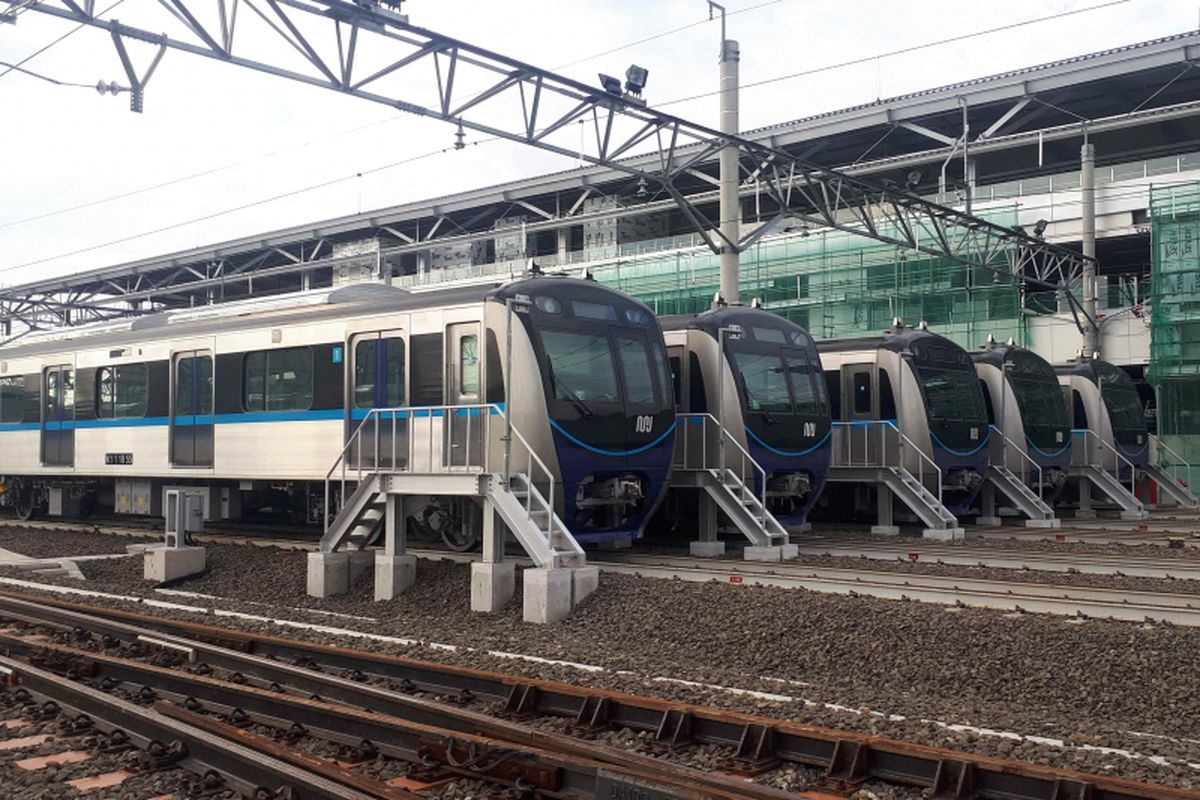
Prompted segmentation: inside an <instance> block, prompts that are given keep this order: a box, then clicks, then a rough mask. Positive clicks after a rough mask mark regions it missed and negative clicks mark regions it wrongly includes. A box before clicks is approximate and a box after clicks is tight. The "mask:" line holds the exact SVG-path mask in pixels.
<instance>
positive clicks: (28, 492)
mask: <svg viewBox="0 0 1200 800" xmlns="http://www.w3.org/2000/svg"><path fill="white" fill-rule="evenodd" d="M9 491H11V492H12V493H13V494H15V495H16V499H14V500H13V510H14V511H16V512H17V519H19V520H21V521H22V522H28V521H29V520H31V519H33V515H34V512H35V511H36V507H35V505H34V497H33V495H34V492H33V487H32V486H28V485H26V484H25V483H23V482H17V483H16V485H15V486H14V487H13V488H12V489H10V490H9Z"/></svg>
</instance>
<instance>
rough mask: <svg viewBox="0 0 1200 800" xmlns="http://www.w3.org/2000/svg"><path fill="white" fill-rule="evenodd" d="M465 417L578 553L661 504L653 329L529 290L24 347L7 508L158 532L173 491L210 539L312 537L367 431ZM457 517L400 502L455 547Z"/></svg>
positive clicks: (202, 317)
mask: <svg viewBox="0 0 1200 800" xmlns="http://www.w3.org/2000/svg"><path fill="white" fill-rule="evenodd" d="M510 330H511V332H512V336H511V339H510V338H509V335H508V334H509V331H510ZM463 405H467V406H470V405H475V406H478V407H480V408H481V409H483V413H488V414H496V413H503V414H507V415H509V416H511V420H512V425H513V426H514V428H515V429H517V430H518V431H520V433H521V435H522V436H523V437H524V439H525V440H526V441H527V442H528V443H529V446H530V448H531V449H532V450H533V451H534V452H535V454H536V456H537V458H538V459H540V461H541V462H543V463H544V464H545V465H547V467H548V469H549V471H550V472H551V473H552V474H553V476H554V479H555V480H554V486H555V491H556V494H557V496H556V497H555V498H554V501H555V507H556V508H557V509H560V510H561V517H562V519H563V522H564V523H565V524H566V525H567V527H568V528H569V529H570V530H571V532H572V533H573V535H574V536H575V537H576V538H577V539H578V540H579V541H580V542H583V543H588V542H608V541H620V540H629V539H632V538H635V537H637V536H639V535H641V533H642V532H643V529H644V526H645V524H646V521H647V520H648V519H649V518H650V516H651V514H652V512H653V511H654V510H655V508H656V507H657V505H658V504H659V502H661V500H662V497H663V495H664V493H665V491H666V487H667V481H668V478H669V472H670V467H671V457H672V451H673V442H674V428H675V409H674V403H673V394H672V387H671V381H670V377H669V372H668V368H667V361H666V350H665V346H664V342H663V334H662V330H661V328H660V326H659V323H658V321H657V319H656V318H655V316H654V315H653V313H652V312H651V311H650V309H648V308H647V307H646V306H644V305H643V304H641V303H639V302H637V301H635V300H633V299H631V298H629V297H628V296H626V295H624V294H622V293H620V292H617V291H614V290H612V289H609V288H607V287H604V286H602V285H600V284H598V283H595V282H594V281H590V280H584V279H578V278H568V277H562V276H542V275H534V276H530V277H526V278H521V279H518V280H514V281H511V282H509V283H506V284H504V285H500V286H496V285H487V286H466V287H452V288H444V289H436V290H429V291H421V292H410V291H406V290H403V289H399V288H393V287H390V286H385V285H379V284H359V285H353V284H351V285H346V286H341V287H329V288H326V289H321V290H317V291H309V292H304V293H300V294H293V295H288V296H286V297H284V298H274V299H272V298H267V299H265V300H253V301H238V302H231V303H227V304H220V305H216V306H209V307H203V308H196V309H190V310H179V311H165V312H160V313H155V314H151V315H147V316H143V317H138V318H134V319H132V320H128V319H127V320H121V321H116V322H107V323H103V324H94V325H90V326H81V327H78V328H71V329H65V330H58V331H51V332H37V333H31V334H29V335H27V336H26V337H25V338H24V339H23V340H22V341H20V342H19V343H15V344H13V345H10V346H8V347H6V348H5V349H4V350H2V351H0V506H6V507H8V508H10V509H13V510H15V511H16V513H17V516H18V517H20V518H22V519H28V518H29V517H31V516H32V515H34V514H35V513H37V512H39V511H49V512H50V513H52V514H59V515H66V516H70V515H80V514H86V513H87V512H89V511H90V510H92V509H95V508H111V509H112V510H114V511H115V512H117V513H123V514H135V515H145V516H157V515H160V514H161V511H162V507H163V502H164V497H165V493H166V491H168V490H169V489H171V488H173V487H191V488H194V489H196V490H197V491H199V492H201V493H202V495H203V500H204V513H205V515H206V517H207V518H209V519H237V518H240V517H244V516H247V515H249V514H251V513H255V512H259V511H271V512H274V513H282V514H286V515H287V517H288V519H289V520H291V521H303V520H307V521H308V522H317V521H319V520H323V519H327V518H328V515H329V514H331V513H332V512H334V511H336V509H329V508H325V507H324V503H325V500H324V491H323V484H324V480H325V478H326V476H327V474H328V473H329V471H330V469H331V465H332V464H334V463H335V461H336V460H337V459H338V458H339V452H340V451H342V450H343V448H344V447H345V446H346V444H347V442H348V441H349V440H350V438H351V437H352V435H353V434H354V432H355V430H356V429H358V428H360V427H361V426H362V425H364V424H367V417H368V416H370V412H371V409H380V408H398V407H437V406H463ZM431 413H434V412H431ZM371 424H379V427H380V428H381V429H384V428H385V425H384V424H382V423H371ZM393 424H394V423H393ZM407 424H414V425H415V424H416V420H415V419H413V420H412V421H411V422H408V423H405V425H407ZM380 435H391V433H390V432H388V431H387V430H381V432H380ZM397 435H404V434H397ZM462 502H467V501H463V500H461V499H458V500H456V499H454V498H438V497H424V498H406V505H405V511H406V514H407V515H408V518H409V520H410V522H413V523H415V524H417V525H418V526H424V527H426V528H430V527H432V528H437V529H441V535H442V537H443V538H444V539H446V540H447V543H448V544H452V545H454V546H459V547H462V546H467V545H469V544H470V537H469V536H467V534H465V533H464V532H463V531H461V530H458V531H451V530H449V528H450V527H459V526H457V525H456V526H451V525H448V521H459V522H463V521H465V520H467V519H468V518H469V516H470V515H469V514H468V513H466V511H464V509H462V508H461V507H458V506H457V505H456V504H458V503H462ZM463 524H466V523H465V522H463ZM433 533H438V531H437V530H434V531H433ZM464 537H465V538H466V541H464Z"/></svg>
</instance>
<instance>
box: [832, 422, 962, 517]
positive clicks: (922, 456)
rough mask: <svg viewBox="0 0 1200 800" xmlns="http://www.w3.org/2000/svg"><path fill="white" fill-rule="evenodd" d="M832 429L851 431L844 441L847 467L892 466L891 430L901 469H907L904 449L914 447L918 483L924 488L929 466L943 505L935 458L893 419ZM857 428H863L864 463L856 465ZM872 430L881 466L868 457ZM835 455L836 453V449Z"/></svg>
mask: <svg viewBox="0 0 1200 800" xmlns="http://www.w3.org/2000/svg"><path fill="white" fill-rule="evenodd" d="M833 427H834V429H835V430H837V429H841V430H847V431H849V432H850V433H849V435H847V436H845V437H843V441H844V442H845V443H846V448H845V449H846V458H845V466H848V467H854V466H863V467H876V466H879V467H883V466H891V465H890V464H889V463H888V459H887V432H888V429H891V430H892V431H893V432H894V433H895V434H896V441H897V450H898V451H899V452H898V454H897V455H898V456H899V462H898V464H899V466H904V455H905V447H906V446H907V447H911V448H912V451H913V452H914V453H916V455H917V480H919V481H920V482H921V485H922V486H924V485H925V465H926V464H928V465H929V469H930V472H931V475H936V476H937V500H938V502H939V503H941V502H942V468H941V467H939V466H938V465H937V462H936V461H934V460H933V458H931V457H930V456H928V455H927V454H926V453H925V452H924V451H923V450H921V448H920V447H918V446H917V443H916V442H914V441H913V440H912V439H910V438H908V436H907V435H906V434H905V433H904V431H902V430H900V428H899V426H897V425H896V423H895V422H893V421H892V420H890V419H867V420H854V421H850V422H842V421H834V423H833ZM856 428H859V429H862V432H863V437H862V442H863V461H862V463H861V464H856V463H855V460H854V457H853V449H852V447H851V445H852V444H853V441H854V430H855V429H856ZM873 429H878V430H879V463H878V464H873V463H868V461H869V459H868V454H869V453H870V436H871V431H872V430H873ZM834 452H835V453H836V450H835V451H834Z"/></svg>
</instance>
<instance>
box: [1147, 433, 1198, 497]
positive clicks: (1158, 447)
mask: <svg viewBox="0 0 1200 800" xmlns="http://www.w3.org/2000/svg"><path fill="white" fill-rule="evenodd" d="M1150 438H1151V439H1152V440H1153V441H1154V450H1155V453H1156V462H1157V464H1158V466H1159V467H1161V468H1162V469H1164V470H1167V471H1168V474H1170V470H1171V469H1172V467H1171V466H1168V465H1167V464H1165V463H1163V459H1162V452H1163V451H1164V450H1165V451H1166V452H1167V454H1168V455H1170V456H1171V457H1172V458H1173V459H1175V461H1174V465H1176V466H1181V467H1183V468H1184V469H1185V470H1186V471H1187V486H1188V489H1189V490H1190V489H1191V487H1192V486H1193V485H1194V484H1193V482H1192V464H1191V463H1190V462H1188V461H1187V459H1185V458H1184V457H1183V456H1181V455H1179V453H1177V452H1176V451H1175V450H1174V449H1172V448H1171V447H1170V446H1169V445H1168V444H1167V443H1166V442H1164V441H1163V440H1162V437H1160V436H1156V435H1154V434H1151V435H1150ZM1175 480H1177V481H1178V480H1179V479H1178V478H1175Z"/></svg>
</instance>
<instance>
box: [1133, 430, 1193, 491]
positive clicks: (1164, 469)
mask: <svg viewBox="0 0 1200 800" xmlns="http://www.w3.org/2000/svg"><path fill="white" fill-rule="evenodd" d="M1150 438H1151V445H1152V446H1153V447H1154V464H1152V465H1151V466H1149V467H1147V468H1146V469H1145V472H1146V475H1148V476H1149V478H1150V480H1152V481H1154V482H1155V483H1157V484H1158V489H1159V491H1160V492H1162V493H1164V494H1166V495H1168V496H1169V497H1170V498H1171V499H1172V500H1174V501H1175V502H1176V503H1178V504H1179V505H1181V506H1186V507H1189V508H1196V507H1197V506H1200V497H1197V496H1196V495H1195V493H1194V492H1192V490H1191V489H1190V488H1189V487H1190V486H1194V485H1195V484H1193V483H1192V465H1191V464H1189V463H1187V461H1185V460H1184V458H1183V457H1182V456H1180V455H1179V454H1178V453H1176V452H1175V451H1174V450H1172V449H1171V448H1170V447H1168V446H1167V445H1166V444H1165V443H1164V442H1163V440H1162V439H1160V438H1158V437H1157V436H1152V437H1150ZM1179 468H1183V469H1184V470H1185V474H1186V475H1187V480H1186V482H1185V481H1183V480H1181V479H1179V478H1177V477H1176V476H1175V475H1174V474H1172V470H1175V469H1179Z"/></svg>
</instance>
